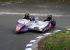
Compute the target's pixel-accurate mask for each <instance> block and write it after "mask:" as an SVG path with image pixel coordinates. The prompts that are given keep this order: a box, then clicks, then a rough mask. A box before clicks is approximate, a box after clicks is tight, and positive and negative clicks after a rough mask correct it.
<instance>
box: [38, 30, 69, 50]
mask: <svg viewBox="0 0 70 50" xmlns="http://www.w3.org/2000/svg"><path fill="white" fill-rule="evenodd" d="M38 50H70V30H63V31H60V32H57V33H55V34H51V35H48V36H47V37H45V38H44V39H42V40H41V41H40V42H39V43H38Z"/></svg>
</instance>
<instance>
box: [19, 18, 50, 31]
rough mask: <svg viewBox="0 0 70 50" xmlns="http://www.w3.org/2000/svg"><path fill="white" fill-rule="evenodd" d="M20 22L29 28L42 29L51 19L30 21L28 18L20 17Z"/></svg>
mask: <svg viewBox="0 0 70 50" xmlns="http://www.w3.org/2000/svg"><path fill="white" fill-rule="evenodd" d="M18 22H19V23H21V24H24V25H26V26H28V29H32V30H34V28H35V27H37V28H38V31H42V29H44V28H45V27H46V26H47V25H48V23H49V21H45V22H44V21H30V20H27V19H19V20H18Z"/></svg>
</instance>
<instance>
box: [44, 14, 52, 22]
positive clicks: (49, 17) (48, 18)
mask: <svg viewBox="0 0 70 50" xmlns="http://www.w3.org/2000/svg"><path fill="white" fill-rule="evenodd" d="M51 19H52V15H48V16H47V19H46V20H44V21H50V20H51Z"/></svg>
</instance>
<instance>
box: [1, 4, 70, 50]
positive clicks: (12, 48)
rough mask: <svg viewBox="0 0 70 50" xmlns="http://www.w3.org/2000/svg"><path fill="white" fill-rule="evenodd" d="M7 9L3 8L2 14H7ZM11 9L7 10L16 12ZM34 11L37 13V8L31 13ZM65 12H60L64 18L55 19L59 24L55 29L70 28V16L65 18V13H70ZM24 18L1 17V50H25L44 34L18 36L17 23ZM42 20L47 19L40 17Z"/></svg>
mask: <svg viewBox="0 0 70 50" xmlns="http://www.w3.org/2000/svg"><path fill="white" fill-rule="evenodd" d="M3 6H4V5H3ZM23 7H24V6H23ZM5 8H7V7H5ZM5 8H3V10H2V11H1V12H6V11H4V10H5ZM13 8H14V7H13ZM15 8H16V7H15ZM1 9H2V7H0V10H1ZM9 9H10V8H9ZM9 9H8V8H7V10H8V11H9V12H11V11H12V12H13V11H14V9H13V10H12V8H11V9H10V10H9ZM39 9H40V8H39ZM68 9H69V6H68ZM68 9H67V7H66V8H65V9H64V10H65V11H66V10H68ZM28 10H29V9H28ZM28 10H27V12H28ZM33 10H34V11H35V8H32V11H31V12H34V11H33ZM36 10H37V9H36ZM41 10H42V11H43V9H41ZM24 11H25V10H24ZM42 11H41V13H45V12H46V11H45V12H44V11H43V12H42ZM49 11H50V10H49ZM52 11H55V9H54V8H53V10H52ZM56 11H57V10H56ZM65 11H64V12H63V11H62V12H61V11H60V10H59V12H61V13H62V14H63V15H64V16H60V17H54V18H55V19H56V22H57V26H56V28H55V29H61V30H62V29H64V28H70V16H65V13H66V15H67V14H68V13H70V12H69V11H68V12H67V11H66V12H65ZM16 12H19V11H16ZM38 12H39V11H38ZM38 12H37V13H38ZM50 12H51V11H50ZM34 13H35V12H34ZM51 13H52V12H51ZM57 13H58V12H57ZM22 16H23V15H18V14H16V15H4V14H3V15H0V50H24V49H25V47H26V44H27V43H29V41H30V40H31V39H34V38H35V37H37V36H39V35H41V34H42V33H39V32H26V33H22V34H16V33H15V25H16V21H17V20H18V19H19V18H22ZM40 18H41V20H43V19H45V17H40ZM55 29H54V30H55ZM52 31H53V30H51V32H52Z"/></svg>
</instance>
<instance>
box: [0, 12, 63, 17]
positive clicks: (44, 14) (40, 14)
mask: <svg viewBox="0 0 70 50" xmlns="http://www.w3.org/2000/svg"><path fill="white" fill-rule="evenodd" d="M3 14H12V15H14V14H18V15H24V14H25V13H15V12H0V15H3ZM49 14H51V15H53V16H63V15H59V14H53V13H48V14H47V13H30V15H35V16H47V15H49Z"/></svg>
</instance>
